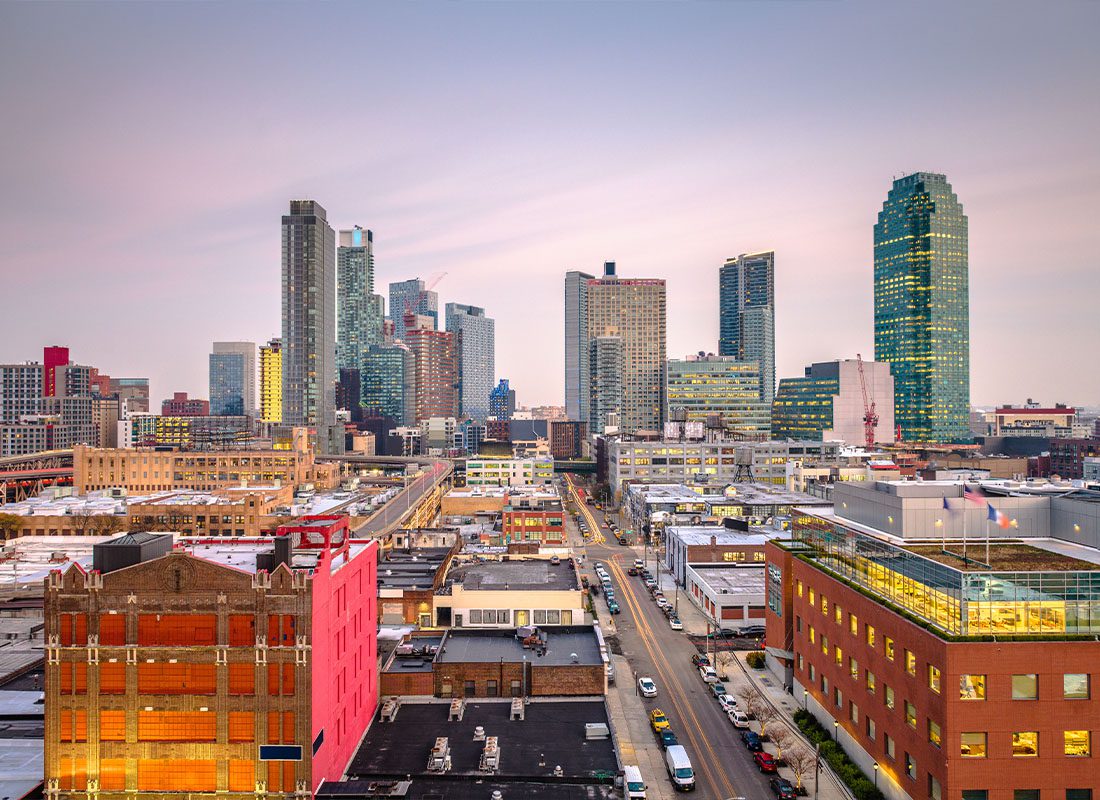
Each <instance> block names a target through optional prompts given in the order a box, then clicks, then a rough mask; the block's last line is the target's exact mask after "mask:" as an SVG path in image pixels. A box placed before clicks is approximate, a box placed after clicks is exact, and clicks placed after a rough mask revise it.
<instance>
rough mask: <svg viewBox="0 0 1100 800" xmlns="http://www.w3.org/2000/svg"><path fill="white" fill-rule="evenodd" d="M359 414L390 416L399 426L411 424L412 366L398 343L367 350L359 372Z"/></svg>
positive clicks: (413, 400) (407, 352)
mask: <svg viewBox="0 0 1100 800" xmlns="http://www.w3.org/2000/svg"><path fill="white" fill-rule="evenodd" d="M362 390H363V413H364V414H365V415H366V416H371V417H390V418H391V419H393V420H395V421H396V422H397V423H398V424H399V425H411V424H413V422H414V421H415V413H414V411H415V403H416V366H415V359H414V356H413V354H412V351H410V350H409V348H408V347H406V346H405V345H404V344H403V343H401V342H396V343H394V344H381V345H372V346H371V347H370V348H368V351H367V357H366V361H365V362H364V366H363V372H362Z"/></svg>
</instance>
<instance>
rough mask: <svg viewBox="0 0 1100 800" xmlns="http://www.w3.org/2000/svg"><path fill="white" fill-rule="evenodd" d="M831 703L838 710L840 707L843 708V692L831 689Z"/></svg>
mask: <svg viewBox="0 0 1100 800" xmlns="http://www.w3.org/2000/svg"><path fill="white" fill-rule="evenodd" d="M833 702H834V703H835V704H836V707H837V708H840V707H841V706H843V705H844V692H842V691H840V689H833Z"/></svg>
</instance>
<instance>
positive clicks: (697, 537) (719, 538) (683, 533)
mask: <svg viewBox="0 0 1100 800" xmlns="http://www.w3.org/2000/svg"><path fill="white" fill-rule="evenodd" d="M667 532H668V534H669V536H674V537H676V538H677V539H679V540H680V541H682V542H683V543H684V544H686V545H709V544H710V543H711V539H712V538H713V539H714V543H715V544H716V545H731V546H736V545H764V544H766V543H767V542H770V541H771V540H772V539H776V538H779V537H783V536H785V535H787V534H786V532H785V531H781V530H777V529H772V528H757V527H754V528H752V529H751V530H749V531H747V532H746V531H734V530H730V529H729V528H723V527H721V526H718V525H696V526H691V527H686V526H673V527H671V528H668V529H667Z"/></svg>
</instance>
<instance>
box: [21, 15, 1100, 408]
mask: <svg viewBox="0 0 1100 800" xmlns="http://www.w3.org/2000/svg"><path fill="white" fill-rule="evenodd" d="M1097 30H1100V4H1097V3H1087V2H1067V3H1061V2H1046V3H1013V2H992V3H984V2H968V3H963V4H957V3H923V2H922V3H889V4H882V3H846V2H793V1H792V2H731V3H691V4H688V3H627V2H616V3H570V2H555V3H534V2H530V3H499V2H497V3H474V2H467V3H431V2H423V3H403V4H381V3H378V4H372V3H353V4H342V3H338V2H331V3H324V4H306V3H289V2H288V3H256V2H237V3H170V2H165V3H117V4H110V3H94V2H83V3H77V4H68V3H63V2H52V3H11V2H9V3H3V4H0V76H2V77H0V186H2V187H3V191H2V193H0V314H2V319H3V325H2V328H0V330H2V331H3V335H2V336H0V362H4V363H7V362H15V361H24V360H32V359H34V360H38V359H40V358H41V349H42V347H43V346H44V345H49V344H67V345H69V346H70V348H71V350H72V357H73V358H74V360H76V361H78V362H80V363H85V364H91V365H93V366H97V367H99V368H100V370H101V371H103V372H106V373H109V374H112V375H115V376H148V377H149V378H150V379H151V384H152V394H153V398H154V401H156V400H159V399H160V398H163V397H166V396H171V394H172V392H173V391H188V392H190V393H191V394H192V395H193V396H199V397H206V396H207V355H208V353H209V352H210V345H211V342H213V341H216V340H254V341H256V342H260V343H262V342H264V341H266V340H267V339H269V338H271V337H272V336H277V335H279V333H280V285H279V281H280V262H279V259H280V253H279V237H280V217H281V215H282V214H285V213H287V209H288V202H289V200H290V199H292V198H311V199H315V200H317V201H319V202H320V203H321V204H322V205H323V206H325V208H326V209H327V210H328V219H329V221H330V223H331V224H332V225H333V227H335V228H337V229H340V228H350V227H351V226H352V225H357V224H358V225H362V226H364V227H367V228H370V229H372V230H373V231H374V243H375V259H376V276H375V290H376V291H377V292H378V293H380V294H383V295H386V294H387V291H386V287H387V285H388V284H389V283H390V282H391V281H398V280H404V279H407V278H411V277H417V276H419V277H422V278H425V279H428V278H431V277H432V276H435V275H438V274H440V273H446V274H445V275H444V276H443V277H442V278H441V279H440V281H439V283H438V285H437V287H436V288H437V291H438V292H439V293H440V302H441V304H442V303H445V302H459V303H469V304H473V305H479V306H483V307H485V308H486V309H487V313H488V314H489V316H492V317H494V318H495V319H496V330H497V354H496V363H497V372H498V377H507V378H509V379H510V380H511V383H512V385H513V387H514V388H515V389H516V391H517V395H518V400H519V402H520V403H521V404H524V405H536V404H561V403H562V402H563V397H562V395H563V371H564V366H563V326H564V321H563V279H564V274H565V272H566V271H567V270H569V269H580V270H584V271H587V272H590V273H593V274H597V273H598V272H599V270H600V269H601V265H602V263H603V262H604V261H605V260H614V261H616V262H617V263H618V272H619V274H620V275H621V276H626V277H657V278H665V279H666V280H667V281H668V353H669V356H670V357H682V356H683V355H686V354H688V353H693V352H696V351H699V350H706V351H716V350H717V338H718V300H717V292H718V268H719V266H720V265H721V264H722V262H723V260H724V259H725V258H727V257H729V256H735V255H737V254H738V253H743V252H752V251H756V250H764V249H773V250H775V251H776V303H777V310H776V349H777V376H778V377H785V376H797V375H800V374H802V371H803V368H804V367H805V366H806V365H807V364H809V363H811V362H813V361H823V360H830V359H835V358H850V357H853V356H854V355H855V354H856V353H862V355H863V357H864V358H871V356H872V354H873V350H874V348H873V309H872V289H873V287H872V226H873V225H874V222H875V218H876V215H877V213H878V211H879V210H880V208H881V206H882V202H883V200H884V199H885V197H886V193H887V191H888V190H889V188H890V184H891V181H892V180H893V178H895V177H899V176H901V175H903V174H907V173H910V172H914V171H918V170H925V171H934V172H943V173H946V175H947V177H948V180H949V181H950V182H951V184H952V186H953V187H954V189H955V191H956V193H957V194H958V196H959V199H960V200H961V202H962V203H963V206H964V208H965V211H966V213H967V215H968V216H969V220H970V292H971V294H970V309H971V397H972V401H973V402H974V403H976V404H992V403H1007V402H1016V403H1019V402H1023V401H1024V400H1025V399H1026V398H1028V397H1034V398H1035V399H1036V400H1040V401H1043V402H1045V403H1053V402H1054V401H1063V402H1070V403H1077V404H1100V370H1097V369H1096V363H1097V362H1096V351H1097V345H1098V344H1100V313H1097V303H1096V300H1097V297H1098V293H1100V271H1098V268H1100V263H1098V257H1097V253H1098V252H1100V224H1098V223H1097V219H1098V217H1100V78H1098V76H1100V47H1097V46H1096V42H1095V33H1096V31H1097Z"/></svg>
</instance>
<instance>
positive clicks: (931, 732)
mask: <svg viewBox="0 0 1100 800" xmlns="http://www.w3.org/2000/svg"><path fill="white" fill-rule="evenodd" d="M928 741H930V742H931V743H932V744H934V745H935V746H936V747H939V746H940V744H941V743H942V741H943V732H942V731H941V730H940V725H939V723H938V722H933V721H932V720H928Z"/></svg>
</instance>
